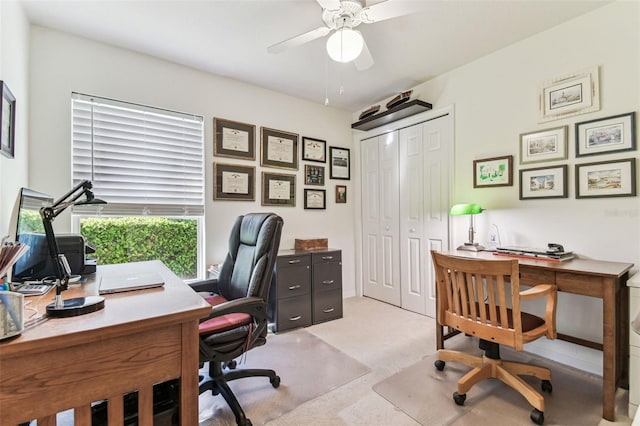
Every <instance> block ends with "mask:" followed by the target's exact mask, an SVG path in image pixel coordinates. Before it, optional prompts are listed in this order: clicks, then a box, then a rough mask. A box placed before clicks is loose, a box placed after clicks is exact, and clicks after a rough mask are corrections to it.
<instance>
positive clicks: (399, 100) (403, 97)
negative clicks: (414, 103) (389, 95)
mask: <svg viewBox="0 0 640 426" xmlns="http://www.w3.org/2000/svg"><path fill="white" fill-rule="evenodd" d="M412 93H413V90H406V91H404V92H401V93H399V94H398V95H397V96H396V97H395V98H393V99H391V100H390V101H389V102H387V105H386V106H387V109H391V108H393V107H397V106H398V105H400V104H403V103H405V102H407V101H408V100H409V99H410V98H411V94H412Z"/></svg>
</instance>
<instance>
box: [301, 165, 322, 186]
mask: <svg viewBox="0 0 640 426" xmlns="http://www.w3.org/2000/svg"><path fill="white" fill-rule="evenodd" d="M304 183H305V184H306V185H324V166H312V165H309V164H305V166H304Z"/></svg>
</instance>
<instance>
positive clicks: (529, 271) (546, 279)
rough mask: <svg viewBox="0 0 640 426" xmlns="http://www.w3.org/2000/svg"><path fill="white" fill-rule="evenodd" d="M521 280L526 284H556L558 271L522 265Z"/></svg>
mask: <svg viewBox="0 0 640 426" xmlns="http://www.w3.org/2000/svg"><path fill="white" fill-rule="evenodd" d="M520 282H521V283H522V284H526V285H538V284H555V283H556V273H555V272H553V271H545V270H543V269H542V268H535V267H528V266H526V265H520Z"/></svg>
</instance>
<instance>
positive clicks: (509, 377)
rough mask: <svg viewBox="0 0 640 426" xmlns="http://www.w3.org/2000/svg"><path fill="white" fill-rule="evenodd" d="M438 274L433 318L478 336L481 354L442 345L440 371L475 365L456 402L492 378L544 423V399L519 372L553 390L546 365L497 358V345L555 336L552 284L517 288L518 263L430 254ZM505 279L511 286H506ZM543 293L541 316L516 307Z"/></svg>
mask: <svg viewBox="0 0 640 426" xmlns="http://www.w3.org/2000/svg"><path fill="white" fill-rule="evenodd" d="M431 256H432V259H433V264H434V266H435V273H436V281H437V283H436V285H437V289H436V291H437V296H438V297H437V321H438V324H439V325H442V326H447V327H453V328H455V329H457V330H459V331H461V332H463V333H465V334H467V335H470V336H473V337H478V338H479V339H480V349H482V350H484V351H485V353H484V356H481V357H480V356H475V355H471V354H466V353H462V352H457V351H452V350H447V349H441V350H439V351H438V360H437V361H436V362H435V366H436V368H437V369H438V370H440V371H442V369H444V366H445V362H446V361H454V362H460V363H463V364H465V365H468V366H470V367H472V368H473V369H472V370H471V371H470V372H469V373H467V374H466V375H464V376H463V377H462V378H461V379H460V380H459V381H458V391H457V392H454V394H453V399H454V401H455V403H456V404H458V405H463V404H464V401H465V399H466V394H467V391H468V390H469V389H471V387H472V386H473V385H474V384H476V383H478V382H480V381H481V380H484V379H487V378H491V377H493V378H496V379H499V380H501V381H502V382H504V383H506V384H507V385H509V386H511V387H512V388H513V389H515V390H516V391H518V392H519V393H520V394H522V396H524V397H525V398H526V400H527V401H529V403H530V404H531V405H532V406H533V407H534V409H533V411H532V412H531V420H532V421H533V422H534V423H536V424H539V425H541V424H542V423H543V422H544V398H543V397H542V395H541V394H540V393H538V392H537V391H536V390H535V389H534V388H533V387H532V386H531V385H529V384H528V383H527V382H525V381H524V380H522V378H520V377H519V376H521V375H528V376H535V377H537V378H539V379H542V390H543V391H547V392H549V393H551V390H552V387H551V382H550V380H551V372H550V371H549V369H547V368H542V367H537V366H533V365H529V364H523V363H518V362H511V361H504V360H502V359H501V358H500V346H499V345H508V346H511V347H512V348H514V349H515V350H517V351H522V349H523V344H524V343H528V342H531V341H533V340H536V339H538V338H540V337H542V336H547V338H549V339H555V337H556V325H555V316H556V297H557V296H556V286H555V285H551V284H541V285H537V286H535V287H532V288H529V289H527V290H523V291H520V278H519V268H518V261H517V260H515V259H513V260H480V259H468V258H461V257H455V256H450V255H446V254H443V253H438V252H435V251H432V252H431ZM509 283H510V284H511V285H509ZM545 295H546V297H547V304H546V313H545V318H544V319H543V318H540V317H538V316H535V315H531V314H528V313H525V312H521V311H520V301H521V300H528V299H533V298H537V297H541V296H545Z"/></svg>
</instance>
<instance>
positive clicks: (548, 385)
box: [542, 380, 553, 393]
mask: <svg viewBox="0 0 640 426" xmlns="http://www.w3.org/2000/svg"><path fill="white" fill-rule="evenodd" d="M542 392H549V393H551V392H553V386H551V382H550V381H549V380H543V381H542Z"/></svg>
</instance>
